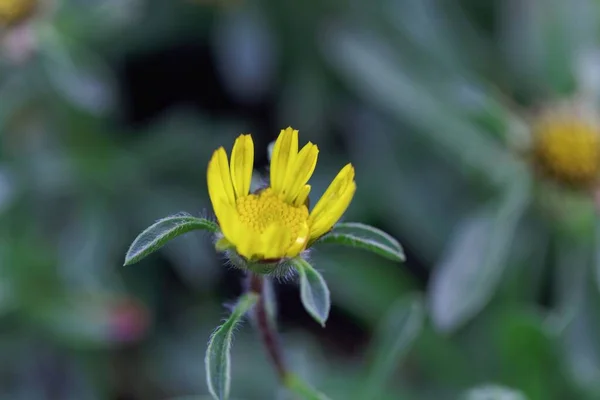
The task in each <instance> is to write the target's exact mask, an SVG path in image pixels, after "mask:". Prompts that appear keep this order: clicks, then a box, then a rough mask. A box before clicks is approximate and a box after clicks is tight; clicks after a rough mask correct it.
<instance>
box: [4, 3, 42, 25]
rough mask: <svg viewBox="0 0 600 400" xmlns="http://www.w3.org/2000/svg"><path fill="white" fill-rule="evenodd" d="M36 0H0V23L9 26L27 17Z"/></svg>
mask: <svg viewBox="0 0 600 400" xmlns="http://www.w3.org/2000/svg"><path fill="white" fill-rule="evenodd" d="M37 5H38V4H37V1H36V0H0V25H3V26H11V25H14V24H18V23H20V22H22V21H23V20H25V19H27V17H29V16H30V15H31V14H32V13H33V12H34V11H35V8H36V7H37Z"/></svg>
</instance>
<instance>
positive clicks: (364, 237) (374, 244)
mask: <svg viewBox="0 0 600 400" xmlns="http://www.w3.org/2000/svg"><path fill="white" fill-rule="evenodd" d="M316 243H334V244H341V245H346V246H351V247H357V248H359V249H364V250H369V251H372V252H373V253H376V254H378V255H380V256H382V257H385V258H388V259H390V260H393V261H404V260H406V257H405V256H404V250H403V249H402V246H401V245H400V243H398V241H397V240H396V239H394V238H393V237H391V236H390V235H388V234H387V233H385V232H383V231H382V230H380V229H377V228H374V227H372V226H369V225H365V224H361V223H359V222H343V223H339V224H337V225H336V226H334V227H333V229H332V230H331V231H330V232H329V233H327V234H325V235H323V236H322V237H321V238H320V239H319V240H317V242H316Z"/></svg>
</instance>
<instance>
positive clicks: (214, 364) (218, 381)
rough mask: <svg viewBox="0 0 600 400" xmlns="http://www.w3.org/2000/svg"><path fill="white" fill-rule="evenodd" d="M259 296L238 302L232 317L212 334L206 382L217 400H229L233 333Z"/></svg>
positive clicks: (244, 297) (208, 349)
mask: <svg viewBox="0 0 600 400" xmlns="http://www.w3.org/2000/svg"><path fill="white" fill-rule="evenodd" d="M257 301H258V295H256V294H254V293H247V294H245V295H243V296H242V297H241V298H240V299H239V300H238V302H237V305H236V306H235V308H234V309H233V312H232V313H231V315H230V316H229V317H228V318H227V320H226V321H225V322H224V323H223V325H221V326H220V327H219V328H217V330H216V331H215V332H214V333H213V334H212V336H211V337H210V340H209V342H208V347H207V348H206V358H205V360H204V362H205V365H206V381H207V383H208V390H209V391H210V394H211V395H212V396H213V398H215V399H216V400H227V399H229V391H230V385H231V354H230V351H231V342H232V340H233V332H234V330H235V328H236V326H237V325H238V324H239V323H240V321H241V320H242V318H243V317H244V315H245V314H246V313H247V312H248V311H249V310H250V309H251V308H252V306H254V304H256V302H257Z"/></svg>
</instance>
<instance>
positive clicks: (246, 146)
mask: <svg viewBox="0 0 600 400" xmlns="http://www.w3.org/2000/svg"><path fill="white" fill-rule="evenodd" d="M253 166H254V142H253V141H252V136H250V135H240V136H239V137H238V138H237V139H236V140H235V143H234V145H233V150H232V151H231V180H232V182H233V189H234V191H235V197H236V198H239V197H242V196H246V195H248V192H249V191H250V182H252V167H253Z"/></svg>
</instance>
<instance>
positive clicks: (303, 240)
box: [285, 223, 310, 257]
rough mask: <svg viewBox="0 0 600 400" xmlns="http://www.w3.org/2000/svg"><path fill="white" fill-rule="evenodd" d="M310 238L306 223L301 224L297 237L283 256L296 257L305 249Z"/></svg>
mask: <svg viewBox="0 0 600 400" xmlns="http://www.w3.org/2000/svg"><path fill="white" fill-rule="evenodd" d="M309 236H310V229H309V226H308V224H307V223H303V224H302V226H301V227H300V231H299V232H298V237H297V238H296V240H295V241H294V243H292V245H291V246H290V247H289V248H288V249H287V250H286V252H285V255H286V256H287V257H296V256H297V255H298V254H300V252H302V251H303V250H304V249H306V245H307V244H308V239H309Z"/></svg>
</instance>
